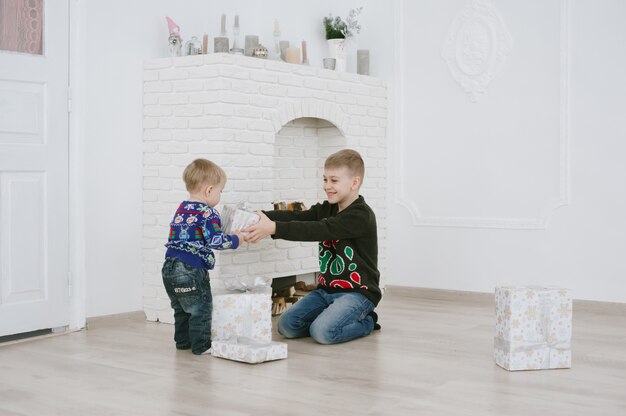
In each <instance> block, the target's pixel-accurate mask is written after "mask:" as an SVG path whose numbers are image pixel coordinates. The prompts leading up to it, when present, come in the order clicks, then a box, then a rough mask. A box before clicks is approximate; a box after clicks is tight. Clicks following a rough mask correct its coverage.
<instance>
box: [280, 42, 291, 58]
mask: <svg viewBox="0 0 626 416" xmlns="http://www.w3.org/2000/svg"><path fill="white" fill-rule="evenodd" d="M279 45H280V59H282V60H283V61H284V60H286V58H285V50H287V48H288V47H289V41H288V40H281V41H280V42H279Z"/></svg>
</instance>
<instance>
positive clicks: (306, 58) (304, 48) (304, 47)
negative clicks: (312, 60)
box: [302, 41, 309, 64]
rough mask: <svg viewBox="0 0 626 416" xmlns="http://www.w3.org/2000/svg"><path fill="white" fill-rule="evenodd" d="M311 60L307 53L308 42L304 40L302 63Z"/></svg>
mask: <svg viewBox="0 0 626 416" xmlns="http://www.w3.org/2000/svg"><path fill="white" fill-rule="evenodd" d="M308 62H309V58H308V56H307V54H306V42H305V41H302V63H304V64H306V63H308Z"/></svg>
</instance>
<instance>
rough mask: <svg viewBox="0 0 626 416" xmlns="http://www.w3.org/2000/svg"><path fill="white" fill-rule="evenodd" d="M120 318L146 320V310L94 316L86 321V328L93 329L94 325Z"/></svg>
mask: <svg viewBox="0 0 626 416" xmlns="http://www.w3.org/2000/svg"><path fill="white" fill-rule="evenodd" d="M120 320H133V321H136V320H139V321H145V320H146V314H145V312H144V311H132V312H123V313H115V314H111V315H101V316H92V317H90V318H87V320H86V323H85V329H90V328H91V329H93V327H94V326H98V325H99V324H103V323H110V322H115V321H120Z"/></svg>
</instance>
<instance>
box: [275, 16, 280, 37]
mask: <svg viewBox="0 0 626 416" xmlns="http://www.w3.org/2000/svg"><path fill="white" fill-rule="evenodd" d="M274 36H280V29H279V28H278V19H274Z"/></svg>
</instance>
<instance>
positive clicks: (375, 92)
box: [370, 87, 387, 97]
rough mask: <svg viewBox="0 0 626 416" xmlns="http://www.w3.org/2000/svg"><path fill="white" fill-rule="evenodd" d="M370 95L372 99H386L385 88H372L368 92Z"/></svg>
mask: <svg viewBox="0 0 626 416" xmlns="http://www.w3.org/2000/svg"><path fill="white" fill-rule="evenodd" d="M370 95H371V96H373V97H387V88H383V87H372V88H371V91H370Z"/></svg>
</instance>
